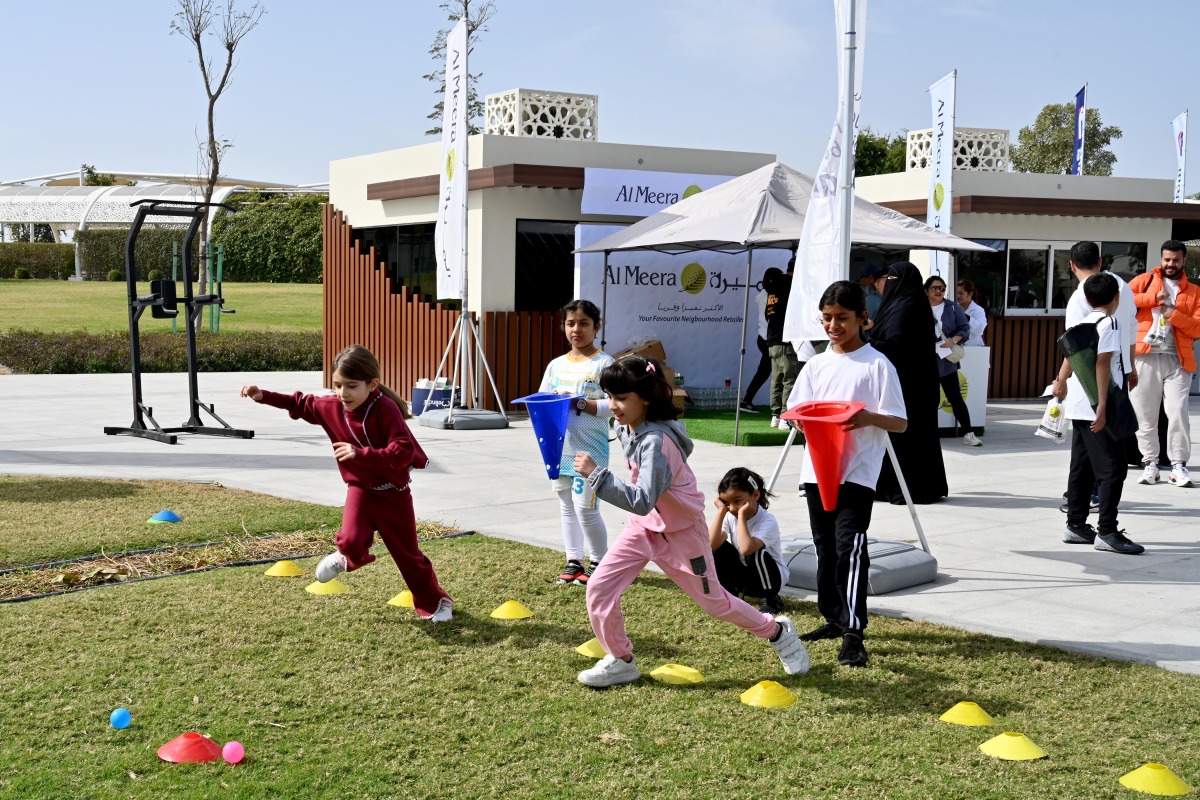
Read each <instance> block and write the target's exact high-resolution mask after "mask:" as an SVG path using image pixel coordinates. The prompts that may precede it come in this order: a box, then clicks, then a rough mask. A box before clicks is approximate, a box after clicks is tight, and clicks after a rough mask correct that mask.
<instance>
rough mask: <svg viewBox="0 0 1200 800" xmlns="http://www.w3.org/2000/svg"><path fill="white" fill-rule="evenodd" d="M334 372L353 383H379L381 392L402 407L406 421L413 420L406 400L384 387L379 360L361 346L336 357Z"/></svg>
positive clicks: (353, 346) (346, 350)
mask: <svg viewBox="0 0 1200 800" xmlns="http://www.w3.org/2000/svg"><path fill="white" fill-rule="evenodd" d="M332 371H333V372H340V373H341V374H342V377H344V378H346V379H348V380H352V381H362V382H363V383H370V382H371V381H379V391H381V392H383V394H384V396H385V397H387V398H388V399H389V400H391V401H392V402H393V403H395V404H396V405H397V406H399V407H400V413H401V414H402V415H403V416H404V418H405V419H412V412H411V411H409V408H408V403H407V402H405V400H404V398H403V397H401V396H400V395H398V394H396V393H395V392H393V391H392V390H391V389H389V388H388V387H387V386H384V384H383V377H382V370H381V369H380V368H379V359H377V358H375V355H374V353H372V352H371V351H370V350H368V349H367V348H365V347H363V346H362V345H361V344H352V345H350V346H349V347H347V348H345V349H344V350H342V352H340V353H338V354H337V355H336V356H334V357H333V370H332Z"/></svg>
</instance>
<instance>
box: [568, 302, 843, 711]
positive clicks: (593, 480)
mask: <svg viewBox="0 0 1200 800" xmlns="http://www.w3.org/2000/svg"><path fill="white" fill-rule="evenodd" d="M860 296H861V293H860ZM600 386H601V388H603V389H604V391H605V392H607V393H608V397H609V402H610V404H611V409H612V414H613V416H614V417H615V418H616V420H617V424H618V428H617V436H618V438H619V439H620V441H621V446H622V448H623V450H624V453H625V463H626V465H627V466H628V467H629V483H625V482H624V481H622V480H620V479H619V478H618V477H617V476H616V475H614V474H613V473H612V472H611V471H609V470H608V469H605V468H604V467H598V466H597V465H596V463H595V461H593V460H592V458H591V457H590V456H589V455H587V454H586V453H583V452H579V453H577V454H576V456H575V468H576V470H577V471H578V472H579V473H580V474H581V475H584V476H586V477H587V481H588V485H589V486H590V487H591V488H592V490H593V491H595V493H596V496H597V497H599V498H600V499H601V500H604V501H605V502H608V503H612V504H613V505H615V506H617V507H619V508H623V509H625V510H626V511H628V512H629V519H628V522H627V523H626V525H625V530H624V531H622V532H621V535H620V537H619V538H618V539H617V541H616V543H614V544H613V546H612V548H611V549H610V550H609V551H608V554H607V555H606V556H605V557H604V560H603V561H601V562H600V566H599V567H598V568H597V569H596V571H595V572H594V573H593V574H592V578H591V580H590V581H588V588H587V610H588V617H589V618H590V619H591V622H592V630H593V631H595V633H596V638H597V639H599V640H600V645H601V646H602V647H603V648H604V652H606V653H607V654H608V655H606V656H605V657H604V658H602V659H601V660H600V661H599V662H598V663H597V664H596V666H594V667H592V668H591V669H587V670H584V671H583V672H581V673H579V682H580V683H582V684H584V685H585V686H591V687H594V688H601V687H605V686H613V685H615V684H618V683H629V682H630V681H636V680H637V679H638V678H639V677H641V672H640V671H639V670H638V667H637V662H636V661H635V660H634V657H633V643H632V642H630V641H629V637H628V636H627V635H626V634H625V616H624V615H623V614H622V613H621V595H622V594H623V593H624V592H625V590H626V589H627V588H629V586H630V584H632V583H633V581H634V579H636V578H637V576H638V575H639V574H640V573H641V571H642V569H643V568H644V567H645V566H646V564H648V563H649V562H651V561H653V562H654V563H655V564H657V565H658V566H659V568H660V569H662V571H663V572H665V573H666V575H667V577H669V578H670V579H671V580H672V581H673V582H674V583H675V585H676V586H678V587H679V588H680V589H683V591H685V592H687V595H688V597H690V598H692V599H693V600H695V601H696V603H697V604H698V605H699V606H700V607H701V608H702V609H704V612H705V613H707V614H708V615H710V616H712V617H716V618H717V619H723V620H725V621H726V622H731V623H733V624H734V625H737V626H738V627H739V628H744V629H745V630H747V631H749V632H750V633H752V634H754V635H755V636H758V637H759V638H762V639H768V640H770V642H771V647H773V648H774V649H775V652H776V653H777V654H778V655H779V660H780V661H782V662H783V669H784V672H786V673H788V674H789V675H798V674H803V673H805V672H807V671H808V652H807V651H806V650H805V649H804V645H802V644H800V641H799V639H798V638H797V637H796V629H795V627H794V626H793V625H792V622H791V620H789V619H788V618H787V617H772V616H771V615H770V614H764V613H762V612H759V611H755V610H754V608H753V607H752V606H750V605H749V604H748V603H746V602H745V601H743V600H739V599H738V598H736V597H734V596H733V595H731V594H730V593H729V592H727V591H726V590H725V589H724V587H722V586H721V583H720V581H718V580H717V570H716V567H715V566H714V564H713V555H712V547H711V546H710V544H709V535H708V526H707V525H706V524H705V522H704V495H703V493H701V492H700V490H699V489H697V488H696V476H695V475H694V474H693V473H692V470H691V467H689V466H688V463H687V457H688V455H689V454H690V453H691V452H692V442H691V440H690V439H688V437H687V435H686V433H685V432H684V427H683V424H682V423H681V422H678V421H677V420H676V417H677V416H678V412H677V411H676V410H675V405H674V403H673V402H672V398H671V386H670V385H669V384H668V383H667V380H666V378H665V377H664V376H663V371H662V366H661V365H660V364H659V363H658V362H657V361H655V360H654V359H645V358H642V357H640V356H626V357H625V358H622V359H621V360H620V361H617V362H616V363H615V364H612V365H611V366H609V367H607V368H606V369H605V370H604V372H603V373H601V375H600Z"/></svg>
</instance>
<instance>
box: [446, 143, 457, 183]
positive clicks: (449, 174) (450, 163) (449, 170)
mask: <svg viewBox="0 0 1200 800" xmlns="http://www.w3.org/2000/svg"><path fill="white" fill-rule="evenodd" d="M457 150H458V148H457V147H454V148H451V150H450V152H449V153H447V154H446V180H448V181H452V180H454V153H455V151H457Z"/></svg>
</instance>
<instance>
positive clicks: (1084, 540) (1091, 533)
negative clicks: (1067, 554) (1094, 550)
mask: <svg viewBox="0 0 1200 800" xmlns="http://www.w3.org/2000/svg"><path fill="white" fill-rule="evenodd" d="M1062 540H1063V541H1064V542H1065V543H1066V544H1091V543H1092V542H1094V541H1096V529H1095V528H1093V527H1092V526H1091V525H1090V524H1088V523H1086V522H1085V523H1083V524H1082V525H1079V526H1077V527H1074V528H1072V527H1071V526H1070V525H1068V526H1067V527H1066V528H1065V529H1064V530H1063V537H1062Z"/></svg>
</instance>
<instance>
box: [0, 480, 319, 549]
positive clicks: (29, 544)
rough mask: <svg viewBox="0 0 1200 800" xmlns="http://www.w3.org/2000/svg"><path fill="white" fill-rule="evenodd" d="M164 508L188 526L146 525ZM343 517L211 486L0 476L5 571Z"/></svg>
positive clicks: (313, 506)
mask: <svg viewBox="0 0 1200 800" xmlns="http://www.w3.org/2000/svg"><path fill="white" fill-rule="evenodd" d="M163 509H171V510H172V511H174V512H175V513H177V514H178V515H179V516H181V517H183V522H178V523H173V524H169V525H147V524H146V520H147V519H148V518H149V517H150V516H151V515H153V514H155V513H157V512H159V511H162V510H163ZM341 520H342V510H341V509H340V508H332V507H330V506H322V505H316V504H314V503H300V502H296V501H294V500H283V499H281V498H278V497H270V496H267V495H260V494H254V493H252V492H242V491H238V490H236V489H226V488H224V487H222V486H217V485H214V484H204V483H176V482H172V481H111V480H91V479H85V478H17V477H0V568H6V567H15V566H23V565H27V564H38V563H44V562H49V561H57V560H60V559H66V558H77V557H80V556H85V555H92V554H94V553H99V552H101V551H102V550H103V551H104V552H106V553H119V552H121V551H122V550H140V549H143V548H146V547H155V546H157V545H162V544H189V543H193V542H206V541H215V540H218V539H223V538H226V537H229V536H244V535H246V534H250V535H260V534H267V533H274V532H282V531H286V532H291V531H296V530H318V529H321V528H327V529H329V530H330V531H333V530H336V529H337V528H339V527H340V526H341ZM330 538H331V539H332V533H331V534H330Z"/></svg>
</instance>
